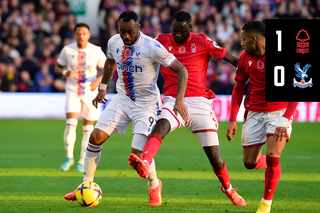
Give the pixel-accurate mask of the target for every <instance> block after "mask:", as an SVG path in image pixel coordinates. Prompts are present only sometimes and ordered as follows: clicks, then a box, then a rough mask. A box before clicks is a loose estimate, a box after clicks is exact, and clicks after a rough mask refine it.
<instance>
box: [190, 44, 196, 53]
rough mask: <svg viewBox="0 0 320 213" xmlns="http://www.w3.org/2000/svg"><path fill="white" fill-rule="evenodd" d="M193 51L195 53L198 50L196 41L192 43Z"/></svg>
mask: <svg viewBox="0 0 320 213" xmlns="http://www.w3.org/2000/svg"><path fill="white" fill-rule="evenodd" d="M191 52H193V53H195V52H197V47H196V43H191Z"/></svg>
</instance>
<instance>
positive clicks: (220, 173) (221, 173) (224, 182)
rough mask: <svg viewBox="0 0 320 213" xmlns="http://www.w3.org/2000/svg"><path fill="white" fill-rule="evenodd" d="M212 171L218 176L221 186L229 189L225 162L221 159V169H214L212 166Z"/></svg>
mask: <svg viewBox="0 0 320 213" xmlns="http://www.w3.org/2000/svg"><path fill="white" fill-rule="evenodd" d="M212 169H213V172H214V173H215V174H216V176H217V177H218V179H219V181H220V182H221V183H222V186H223V188H224V189H229V188H230V177H229V173H228V170H227V166H226V163H225V162H224V160H223V167H222V168H221V169H215V168H212Z"/></svg>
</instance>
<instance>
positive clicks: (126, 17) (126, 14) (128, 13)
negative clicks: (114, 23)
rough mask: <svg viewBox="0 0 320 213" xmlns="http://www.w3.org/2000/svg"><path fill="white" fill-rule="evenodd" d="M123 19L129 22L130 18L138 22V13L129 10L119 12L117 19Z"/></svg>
mask: <svg viewBox="0 0 320 213" xmlns="http://www.w3.org/2000/svg"><path fill="white" fill-rule="evenodd" d="M121 19H122V20H123V21H124V22H129V21H130V20H133V21H135V22H138V15H137V14H136V13H135V12H133V11H130V10H127V11H124V12H122V13H121V15H120V16H119V21H120V20H121Z"/></svg>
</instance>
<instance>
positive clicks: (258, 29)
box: [242, 20, 266, 37]
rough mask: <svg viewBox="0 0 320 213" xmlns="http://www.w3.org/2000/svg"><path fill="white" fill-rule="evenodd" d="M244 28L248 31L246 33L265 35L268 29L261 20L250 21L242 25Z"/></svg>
mask: <svg viewBox="0 0 320 213" xmlns="http://www.w3.org/2000/svg"><path fill="white" fill-rule="evenodd" d="M242 30H244V31H246V33H252V32H255V33H259V34H261V35H263V36H264V37H265V34H266V29H265V27H264V24H263V23H262V22H260V21H255V20H254V21H248V22H247V23H245V24H244V25H243V27H242Z"/></svg>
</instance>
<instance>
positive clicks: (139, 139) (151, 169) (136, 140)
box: [129, 134, 162, 206]
mask: <svg viewBox="0 0 320 213" xmlns="http://www.w3.org/2000/svg"><path fill="white" fill-rule="evenodd" d="M147 140H148V137H147V136H146V135H143V134H134V135H133V139H132V154H134V155H135V156H133V155H130V156H129V162H130V159H131V160H132V158H134V157H136V158H137V157H138V158H139V159H136V160H137V161H135V162H138V163H139V162H141V163H144V162H143V161H141V159H142V150H143V148H144V146H145V144H146V143H147ZM132 163H133V162H132V161H131V162H130V165H131V166H133V167H135V166H137V165H135V164H132ZM134 169H136V170H139V169H141V166H137V168H134ZM146 169H147V171H148V177H147V178H148V188H149V189H148V191H149V205H150V206H160V205H161V203H162V196H161V191H162V183H161V180H160V179H159V178H158V177H157V173H156V165H155V161H154V159H153V160H152V162H151V164H150V166H147V167H146Z"/></svg>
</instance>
